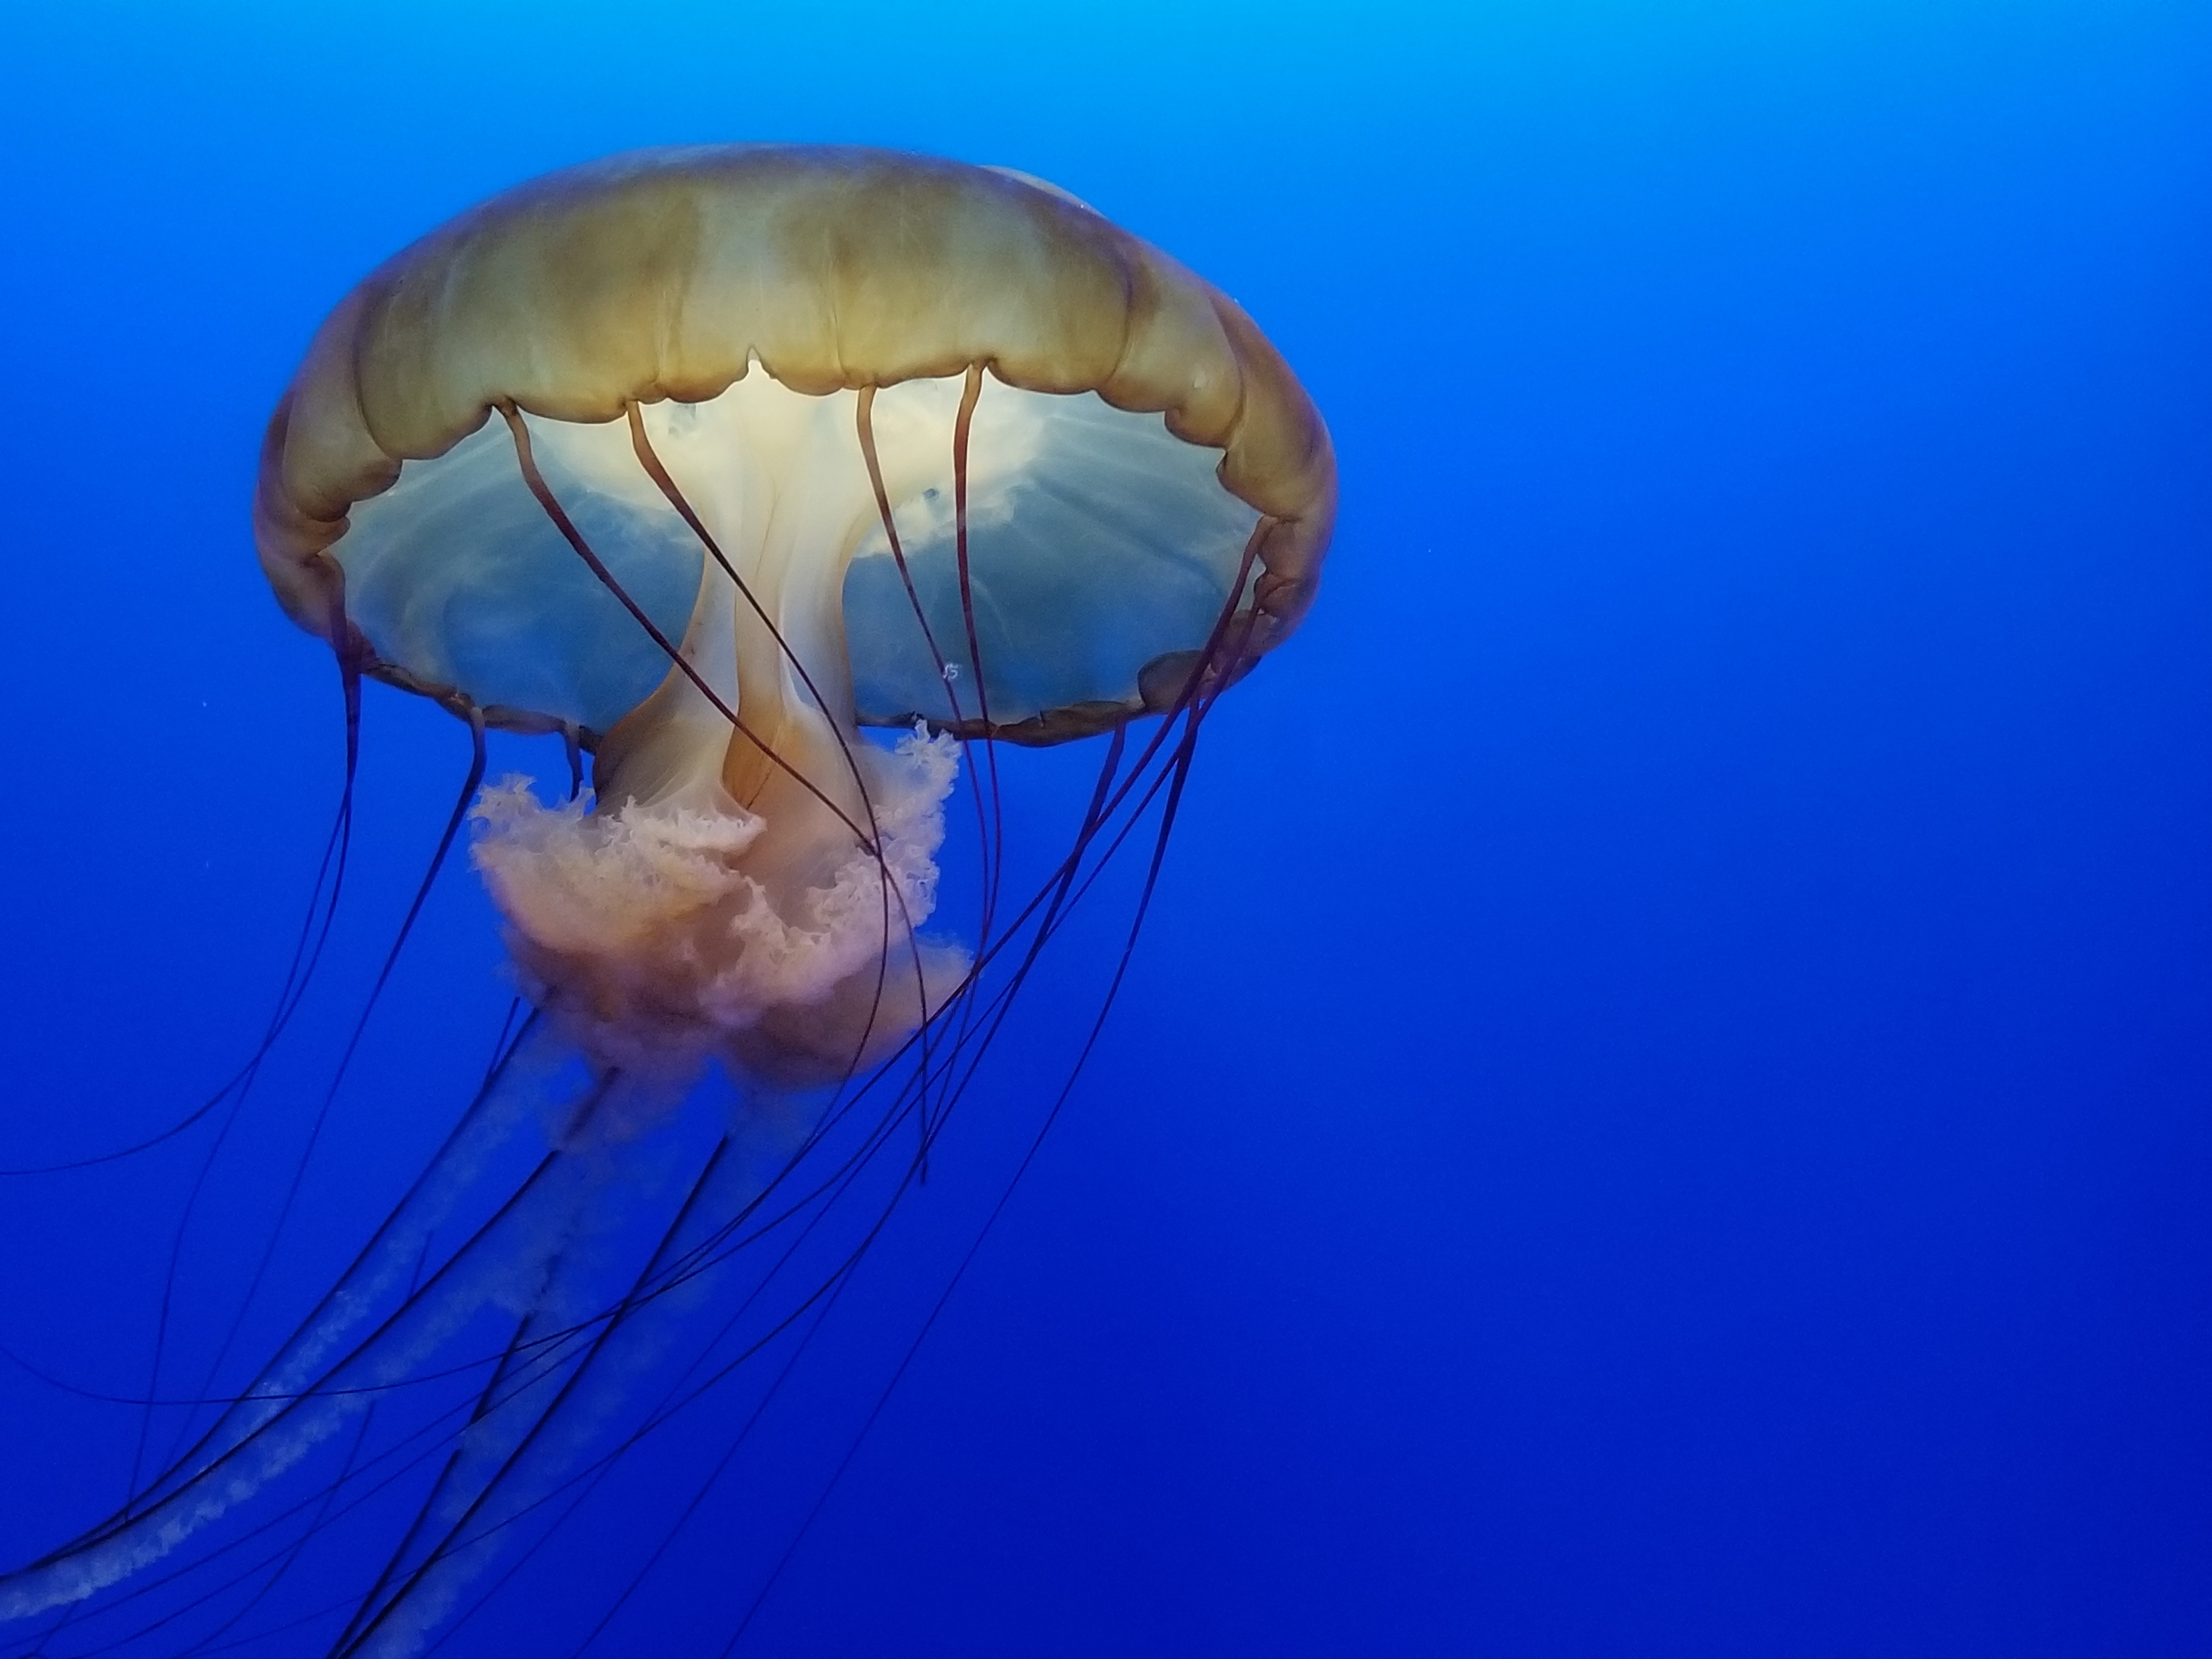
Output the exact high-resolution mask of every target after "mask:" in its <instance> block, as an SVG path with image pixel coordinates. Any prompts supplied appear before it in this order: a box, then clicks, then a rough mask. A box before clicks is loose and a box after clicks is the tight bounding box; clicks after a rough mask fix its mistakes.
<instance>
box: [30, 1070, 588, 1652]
mask: <svg viewBox="0 0 2212 1659" xmlns="http://www.w3.org/2000/svg"><path fill="white" fill-rule="evenodd" d="M502 1079H503V1082H504V1083H505V1084H507V1085H513V1086H498V1085H495V1087H494V1088H493V1089H492V1090H490V1091H487V1098H488V1100H489V1101H490V1102H492V1103H498V1104H501V1105H506V1106H509V1107H512V1108H513V1113H512V1114H511V1115H520V1110H521V1109H525V1108H526V1106H527V1105H528V1104H530V1103H532V1102H531V1101H530V1099H529V1097H528V1093H529V1088H530V1085H532V1084H534V1083H535V1081H536V1079H531V1078H529V1077H528V1075H527V1073H526V1071H524V1070H519V1069H517V1068H512V1067H510V1068H509V1069H508V1070H507V1072H506V1073H503V1074H502ZM514 1095H521V1096H523V1098H522V1099H520V1100H513V1099H510V1098H509V1097H512V1096H514ZM509 1115H510V1114H509V1113H506V1112H497V1113H494V1112H483V1111H477V1112H472V1113H471V1120H472V1121H471V1122H470V1123H468V1124H466V1125H465V1128H464V1131H457V1132H456V1134H455V1136H454V1137H453V1138H452V1139H449V1141H448V1143H447V1150H446V1151H445V1152H442V1153H441V1156H440V1158H439V1159H438V1160H436V1162H435V1163H434V1164H433V1166H432V1170H430V1171H429V1172H428V1173H426V1176H425V1177H424V1178H423V1179H422V1181H420V1182H418V1183H417V1186H416V1189H415V1190H414V1191H413V1192H411V1193H410V1195H409V1197H408V1199H406V1200H402V1204H401V1206H400V1207H399V1209H398V1211H395V1212H394V1216H393V1218H392V1220H391V1221H390V1222H388V1223H387V1225H386V1228H385V1229H384V1230H382V1231H381V1233H380V1239H379V1240H378V1241H377V1242H376V1243H373V1244H372V1246H371V1247H370V1249H368V1250H367V1251H365V1252H364V1253H363V1255H362V1257H361V1258H360V1259H359V1260H358V1261H356V1266H355V1267H354V1268H353V1269H352V1270H349V1273H347V1274H346V1275H345V1276H344V1277H343V1279H341V1281H340V1285H339V1287H338V1289H337V1290H336V1291H333V1292H332V1293H331V1295H330V1296H329V1297H325V1300H324V1303H323V1304H321V1305H320V1307H319V1310H318V1315H317V1316H313V1317H311V1318H310V1320H309V1321H308V1322H307V1324H306V1325H305V1326H303V1327H302V1328H301V1331H300V1332H299V1333H298V1334H295V1337H294V1339H293V1340H292V1341H291V1342H289V1343H288V1344H287V1345H286V1347H285V1349H284V1350H283V1352H282V1353H281V1354H280V1356H279V1358H278V1359H277V1361H276V1363H275V1364H272V1365H271V1366H270V1368H268V1369H267V1370H264V1373H263V1375H262V1376H261V1377H260V1378H259V1379H258V1380H257V1382H256V1383H255V1384H254V1386H253V1387H252V1389H249V1390H248V1392H247V1393H246V1395H244V1396H243V1397H241V1398H240V1400H239V1401H238V1402H237V1403H236V1404H235V1405H234V1406H233V1407H231V1408H230V1409H229V1410H228V1411H227V1412H226V1413H224V1414H223V1416H222V1418H221V1419H219V1420H218V1422H217V1423H216V1425H215V1426H214V1427H213V1428H211V1429H210V1431H208V1432H207V1434H206V1435H205V1436H204V1437H203V1438H202V1440H201V1442H200V1443H199V1444H198V1445H197V1447H196V1448H195V1449H194V1450H193V1451H192V1452H191V1454H189V1455H186V1456H185V1458H183V1459H181V1460H179V1462H178V1463H177V1464H176V1465H175V1466H173V1468H171V1469H170V1470H168V1471H167V1472H165V1474H163V1475H162V1476H161V1477H159V1478H157V1480H155V1481H154V1482H152V1483H150V1485H149V1489H148V1492H146V1493H145V1494H144V1495H143V1496H142V1498H141V1500H140V1502H139V1504H138V1505H137V1507H136V1508H135V1509H134V1510H130V1511H127V1512H125V1513H123V1514H119V1515H118V1516H116V1517H114V1518H113V1519H112V1520H111V1521H110V1522H107V1523H105V1524H104V1525H103V1526H101V1527H100V1528H94V1530H93V1531H92V1532H90V1533H88V1534H85V1535H84V1536H83V1537H82V1538H80V1539H79V1540H78V1541H76V1542H75V1543H73V1544H71V1545H70V1546H68V1547H64V1549H62V1550H60V1551H58V1552H55V1553H52V1554H50V1555H48V1556H46V1557H44V1558H42V1559H40V1560H38V1561H36V1562H33V1563H32V1564H31V1565H28V1566H27V1567H25V1568H24V1569H22V1570H21V1571H17V1572H15V1573H12V1574H9V1575H8V1576H6V1577H0V1620H5V1619H13V1618H21V1617H27V1616H30V1615H32V1614H33V1613H38V1612H40V1611H41V1610H43V1609H45V1608H46V1607H55V1606H58V1605H61V1604H63V1603H64V1602H67V1601H76V1600H81V1599H82V1598H83V1597H84V1596H86V1595H92V1594H94V1593H95V1592H97V1591H98V1590H100V1589H105V1588H106V1586H108V1585H109V1584H112V1583H116V1582H117V1581H118V1580H119V1579H120V1578H122V1577H125V1576H127V1575H128V1574H130V1573H131V1572H133V1571H137V1570H138V1569H139V1568H141V1567H143V1566H146V1565H150V1564H151V1563H152V1562H154V1561H155V1560H158V1559H161V1557H163V1556H165V1555H167V1553H170V1552H171V1551H172V1550H173V1549H174V1548H175V1547H177V1546H178V1545H179V1544H180V1543H182V1542H183V1541H184V1540H185V1538H186V1537H188V1536H190V1535H191V1534H192V1533H193V1532H195V1531H196V1530H197V1529H198V1528H200V1527H201V1526H203V1525H204V1524H206V1523H207V1522H210V1521H213V1520H215V1519H216V1518H217V1517H218V1516H222V1514H224V1513H225V1512H227V1511H228V1510H229V1509H231V1508H232V1507H234V1505H235V1504H238V1503H240V1502H243V1501H245V1500H246V1498H250V1497H251V1496H252V1495H253V1493H255V1492H258V1490H259V1489H260V1488H261V1487H263V1486H265V1485H267V1484H268V1483H269V1482H270V1480H275V1479H276V1478H277V1477H278V1476H280V1475H282V1474H284V1473H285V1472H286V1471H287V1470H288V1469H289V1468H291V1467H292V1466H293V1465H295V1463H297V1462H299V1461H300V1460H301V1458H302V1457H304V1456H305V1455H307V1453H308V1452H310V1451H311V1450H312V1449H313V1448H314V1447H315V1446H317V1445H318V1444H319V1443H321V1442H322V1441H323V1440H325V1439H326V1438H327V1437H329V1435H330V1434H331V1433H332V1432H333V1431H335V1430H336V1429H337V1426H338V1425H340V1424H341V1423H343V1421H345V1420H346V1419H348V1418H349V1417H350V1416H352V1415H354V1414H355V1413H357V1412H359V1411H361V1410H362V1409H365V1408H366V1407H367V1406H368V1404H369V1403H371V1402H372V1401H374V1398H375V1397H377V1396H378V1395H380V1394H382V1393H384V1392H386V1391H388V1390H389V1389H393V1388H395V1387H399V1386H403V1385H405V1384H407V1383H412V1382H420V1381H422V1380H423V1378H422V1376H421V1374H420V1367H421V1362H422V1360H423V1359H424V1358H428V1356H429V1355H430V1354H431V1353H433V1352H435V1351H436V1350H437V1349H438V1348H439V1347H441V1346H443V1344H444V1343H445V1342H446V1341H447V1340H449V1339H450V1338H451V1336H452V1335H453V1334H454V1333H455V1332H456V1331H457V1330H458V1329H459V1328H460V1327H461V1326H462V1325H463V1324H464V1323H465V1321H466V1320H467V1319H468V1318H469V1317H470V1316H472V1315H473V1314H474V1313H475V1311H476V1310H477V1309H479V1308H481V1307H483V1305H485V1304H486V1303H488V1302H489V1301H492V1300H494V1299H495V1298H497V1297H501V1295H503V1294H507V1293H508V1292H509V1291H511V1288H512V1286H513V1285H514V1283H515V1282H516V1280H517V1279H518V1278H520V1277H523V1276H526V1275H527V1274H528V1273H531V1272H532V1270H533V1269H534V1268H535V1267H537V1266H538V1264H540V1263H542V1262H543V1261H544V1260H545V1259H546V1258H547V1257H548V1256H549V1255H550V1254H551V1253H552V1251H553V1250H554V1249H556V1248H557V1245H558V1243H559V1242H560V1241H559V1234H560V1229H561V1226H562V1218H565V1217H568V1216H571V1215H574V1214H576V1213H580V1212H581V1211H583V1210H584V1209H585V1208H586V1207H587V1206H590V1205H592V1203H593V1202H595V1201H596V1200H598V1199H599V1197H600V1196H601V1193H600V1188H599V1182H596V1181H594V1180H593V1179H592V1168H591V1160H589V1159H588V1158H582V1157H580V1156H578V1155H576V1154H574V1153H564V1152H555V1153H552V1154H550V1155H549V1156H548V1157H547V1158H545V1159H544V1160H543V1161H542V1162H541V1163H540V1164H538V1168H537V1170H535V1171H533V1172H532V1175H531V1176H530V1177H529V1178H528V1179H527V1180H526V1181H525V1182H523V1183H522V1184H521V1186H520V1188H519V1189H518V1190H517V1192H516V1193H515V1194H513V1196H512V1197H510V1198H509V1199H508V1200H507V1202H506V1203H504V1204H502V1205H501V1206H500V1207H499V1209H498V1211H497V1212H495V1214H494V1215H493V1216H492V1217H491V1218H490V1219H489V1220H488V1221H486V1222H485V1223H484V1224H483V1225H482V1226H481V1227H480V1228H478V1229H477V1231H476V1232H475V1233H473V1234H472V1235H471V1237H470V1238H469V1239H468V1240H467V1241H466V1242H465V1243H463V1244H462V1245H460V1246H459V1248H458V1249H456V1250H455V1251H454V1253H453V1255H452V1256H450V1257H449V1258H448V1259H447V1261H446V1262H445V1263H444V1264H443V1265H441V1267H439V1268H438V1269H437V1271H436V1272H435V1273H433V1274H432V1275H431V1276H430V1278H429V1279H428V1280H427V1281H426V1282H425V1283H424V1284H423V1285H422V1286H421V1287H420V1288H418V1289H416V1290H415V1291H411V1292H410V1293H408V1294H407V1295H406V1296H405V1297H404V1299H403V1300H402V1302H401V1303H400V1304H399V1306H398V1308H397V1309H395V1310H392V1312H391V1313H390V1314H389V1315H388V1316H386V1317H385V1318H384V1319H383V1320H382V1321H381V1322H380V1323H379V1324H378V1325H377V1326H376V1327H375V1328H374V1330H372V1331H371V1332H370V1333H369V1334H368V1335H367V1336H365V1337H363V1338H361V1339H360V1340H357V1341H356V1342H355V1343H354V1344H353V1345H352V1346H351V1347H350V1348H349V1350H348V1351H347V1352H345V1353H343V1356H342V1357H339V1358H337V1359H336V1360H335V1361H331V1359H330V1358H329V1356H330V1354H331V1350H332V1349H333V1348H334V1347H336V1346H337V1345H338V1344H339V1343H340V1342H341V1341H343V1340H344V1338H345V1334H346V1333H347V1332H348V1331H349V1329H351V1328H353V1327H355V1326H356V1325H357V1324H359V1323H360V1322H361V1321H362V1319H364V1318H366V1317H368V1316H369V1315H370V1314H371V1313H372V1312H373V1311H374V1309H375V1308H376V1307H377V1306H378V1305H380V1303H381V1300H382V1298H383V1297H384V1296H385V1295H386V1294H388V1292H389V1291H390V1288H391V1285H392V1283H393V1282H395V1281H396V1279H397V1278H398V1273H399V1272H400V1271H401V1270H402V1268H403V1267H404V1259H405V1256H406V1255H408V1254H410V1253H411V1252H410V1251H409V1250H408V1249H407V1248H406V1247H407V1245H408V1244H410V1243H412V1242H414V1241H415V1240H416V1238H417V1237H427V1229H428V1227H429V1226H432V1225H435V1223H436V1221H437V1219H439V1218H441V1216H442V1215H443V1214H444V1213H446V1212H449V1211H450V1209H451V1207H452V1205H453V1203H455V1202H458V1201H459V1196H460V1192H459V1188H462V1187H464V1186H465V1185H466V1184H467V1180H468V1177H469V1176H471V1175H473V1174H474V1173H475V1170H476V1168H477V1165H478V1164H480V1163H481V1161H482V1158H483V1154H484V1153H485V1152H487V1151H488V1150H489V1146H488V1144H487V1143H488V1142H489V1139H492V1138H493V1137H492V1136H491V1135H490V1134H489V1133H487V1131H488V1130H490V1129H495V1128H498V1127H505V1125H504V1124H503V1123H497V1122H495V1121H493V1120H495V1119H499V1118H505V1117H508V1116H509ZM562 1337H563V1339H565V1340H574V1333H563V1334H562ZM549 1342H550V1339H549ZM546 1352H554V1353H555V1354H556V1357H557V1348H549V1349H548V1350H546ZM484 1363H490V1362H489V1361H472V1362H469V1364H465V1365H464V1366H462V1367H461V1368H460V1369H464V1370H465V1369H469V1368H470V1366H471V1365H473V1364H484Z"/></svg>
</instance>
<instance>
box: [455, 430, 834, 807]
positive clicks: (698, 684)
mask: <svg viewBox="0 0 2212 1659" xmlns="http://www.w3.org/2000/svg"><path fill="white" fill-rule="evenodd" d="M499 412H500V414H501V416H504V417H505V418H506V421H507V430H508V431H509V432H511V433H512V434H513V436H514V458H515V462H516V465H518V466H520V469H521V471H522V478H523V482H524V483H526V484H527V485H528V486H529V488H530V493H531V494H532V495H533V496H535V497H536V498H537V501H538V506H539V507H541V508H543V509H544V513H545V516H546V517H547V518H548V519H550V520H552V523H553V527H554V528H555V529H556V530H557V531H559V532H561V536H562V539H563V540H564V541H566V542H567V543H568V545H569V546H570V547H571V548H573V549H574V550H575V553H576V556H577V557H579V558H580V559H581V560H583V562H584V563H585V565H586V567H587V568H589V569H590V571H591V573H592V575H593V576H594V577H596V578H598V580H599V584H600V585H601V586H604V587H605V589H606V590H607V592H610V593H611V594H612V595H614V597H615V598H616V599H617V600H619V601H620V602H621V604H622V606H623V609H624V610H625V611H629V614H630V616H631V617H632V618H634V619H635V622H636V623H637V625H638V626H639V627H641V628H642V629H645V631H646V633H647V635H648V636H650V637H651V639H652V641H653V643H654V644H655V645H657V646H659V647H660V650H661V652H662V653H663V654H664V655H665V656H666V657H667V659H668V660H669V661H670V662H671V663H672V664H673V665H675V666H676V667H677V669H678V671H681V672H682V673H683V675H684V678H686V679H688V680H690V682H691V684H692V687H693V689H694V690H696V691H697V692H698V693H699V694H700V696H703V697H705V698H706V699H707V700H708V702H711V703H712V704H714V709H715V712H716V713H718V714H720V715H721V716H722V718H723V719H724V720H727V721H728V722H729V723H730V726H731V729H732V731H734V732H737V733H738V736H740V737H742V738H744V739H745V741H746V742H748V743H750V744H752V745H753V747H754V748H756V749H757V750H759V751H760V752H761V753H762V754H763V755H764V756H765V757H767V758H768V760H769V763H770V764H772V765H774V766H775V768H776V769H778V770H780V771H781V772H783V773H784V774H785V775H787V776H788V777H789V778H790V779H791V780H792V781H793V782H794V783H796V784H798V785H799V787H800V788H802V789H804V790H805V791H806V793H809V794H810V795H812V796H813V797H814V799H816V800H817V801H819V802H820V803H821V804H822V805H823V806H824V807H826V808H827V809H828V810H829V811H830V812H832V813H834V814H835V815H836V817H837V818H838V819H839V820H840V821H841V822H842V823H843V824H844V825H845V827H846V828H847V829H849V830H851V831H852V832H853V837H854V840H856V841H858V842H860V844H861V846H863V847H865V848H871V850H872V848H873V843H872V842H871V841H870V840H869V839H868V837H867V836H866V834H865V833H864V832H863V831H862V830H861V829H860V825H859V824H858V823H854V821H853V818H852V817H851V816H850V815H849V814H848V813H847V812H846V811H845V809H844V808H843V807H842V806H840V805H837V804H836V802H835V801H833V800H831V799H829V796H828V795H827V794H826V793H823V789H822V787H821V786H820V785H819V784H817V783H816V782H815V781H813V780H812V779H811V778H810V777H808V776H807V775H805V773H804V772H802V771H800V770H799V769H798V768H797V767H795V766H793V764H792V763H790V762H789V761H787V760H786V759H785V758H784V757H782V756H781V755H780V754H778V753H777V752H776V750H775V747H774V745H772V744H769V742H768V741H767V739H765V738H763V737H762V736H761V735H760V734H759V733H758V732H756V731H754V730H753V728H752V727H751V726H749V725H747V724H746V723H745V722H744V720H742V719H741V718H739V716H738V711H737V710H736V709H734V708H732V707H730V705H729V703H728V702H726V700H725V699H724V698H723V696H722V694H721V693H720V692H719V691H717V690H714V687H713V686H711V685H709V684H707V678H706V676H705V675H703V674H702V673H701V672H700V671H698V669H697V668H696V666H695V665H693V664H692V662H691V660H690V658H688V657H686V656H685V655H684V653H683V652H682V651H680V650H678V648H677V646H676V643H675V641H672V640H671V639H670V638H669V637H668V635H667V634H666V633H665V632H664V631H663V630H662V629H661V627H660V624H659V623H656V622H654V621H653V618H652V617H650V616H648V615H647V614H646V610H645V607H644V606H643V605H640V604H639V603H638V602H637V600H636V599H635V598H633V597H632V596H631V594H630V592H629V590H628V589H626V588H625V587H623V585H622V583H621V582H620V581H619V580H617V579H616V577H615V574H614V572H612V571H611V570H610V569H608V568H607V567H606V562H605V561H604V560H603V559H601V558H600V557H599V555H598V554H597V553H595V552H593V551H592V544H590V543H589V542H587V541H586V540H585V539H584V532H582V531H580V530H579V529H577V528H576V523H575V520H573V519H571V518H570V517H569V516H568V510H567V509H566V508H565V507H562V505H561V501H560V498H559V497H558V496H556V495H554V493H553V489H552V486H551V485H550V484H548V483H546V482H545V475H544V472H542V471H539V470H538V461H537V459H536V457H535V456H534V455H533V454H532V451H531V447H530V428H529V426H528V425H527V423H526V422H524V420H523V418H522V411H521V410H520V409H518V408H517V407H515V405H514V404H512V403H506V402H503V403H501V404H500V405H499Z"/></svg>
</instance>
